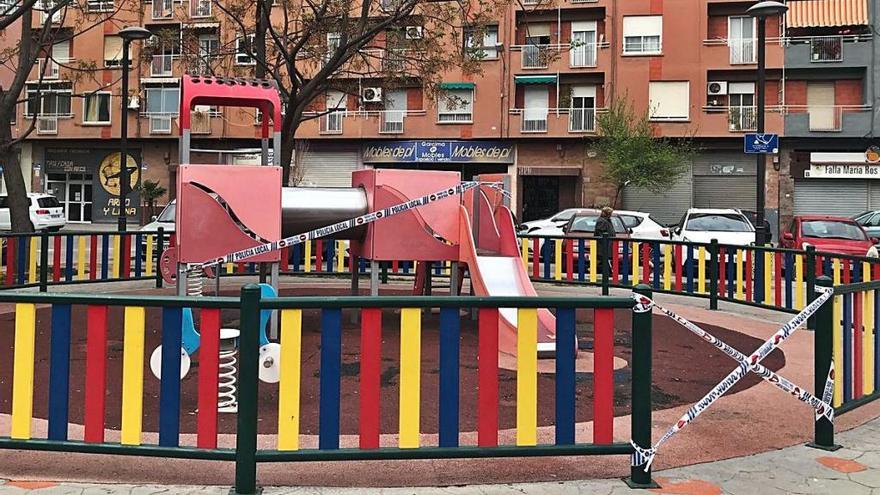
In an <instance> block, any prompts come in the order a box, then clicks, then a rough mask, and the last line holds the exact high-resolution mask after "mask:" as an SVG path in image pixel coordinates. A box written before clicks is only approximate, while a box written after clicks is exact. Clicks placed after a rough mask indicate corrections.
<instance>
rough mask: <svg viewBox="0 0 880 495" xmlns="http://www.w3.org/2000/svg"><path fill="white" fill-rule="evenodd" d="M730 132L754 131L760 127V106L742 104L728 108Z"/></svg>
mask: <svg viewBox="0 0 880 495" xmlns="http://www.w3.org/2000/svg"><path fill="white" fill-rule="evenodd" d="M727 122H728V125H729V126H730V132H752V131H754V130H756V129H757V128H758V108H757V107H754V106H749V107H745V106H740V107H728V108H727Z"/></svg>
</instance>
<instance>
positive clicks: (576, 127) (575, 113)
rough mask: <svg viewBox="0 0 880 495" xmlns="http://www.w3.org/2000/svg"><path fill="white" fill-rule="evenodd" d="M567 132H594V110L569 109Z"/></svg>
mask: <svg viewBox="0 0 880 495" xmlns="http://www.w3.org/2000/svg"><path fill="white" fill-rule="evenodd" d="M568 131H569V132H595V131H596V109H595V108H571V109H569V110H568Z"/></svg>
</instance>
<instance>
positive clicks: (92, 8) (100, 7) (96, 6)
mask: <svg viewBox="0 0 880 495" xmlns="http://www.w3.org/2000/svg"><path fill="white" fill-rule="evenodd" d="M86 6H87V7H88V11H89V12H112V11H113V8H114V5H113V0H88V3H87V4H86Z"/></svg>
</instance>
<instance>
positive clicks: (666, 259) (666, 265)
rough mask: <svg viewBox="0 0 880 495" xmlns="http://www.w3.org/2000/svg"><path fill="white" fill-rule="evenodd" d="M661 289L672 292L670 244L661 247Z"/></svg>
mask: <svg viewBox="0 0 880 495" xmlns="http://www.w3.org/2000/svg"><path fill="white" fill-rule="evenodd" d="M676 262H679V263H680V262H681V260H677V261H676ZM663 289H664V290H672V244H664V245H663Z"/></svg>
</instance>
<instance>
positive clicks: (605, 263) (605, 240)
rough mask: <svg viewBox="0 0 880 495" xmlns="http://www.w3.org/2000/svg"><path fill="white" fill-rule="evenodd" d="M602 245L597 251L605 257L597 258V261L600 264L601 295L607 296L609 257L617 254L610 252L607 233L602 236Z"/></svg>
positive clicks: (609, 275) (608, 288) (608, 291)
mask: <svg viewBox="0 0 880 495" xmlns="http://www.w3.org/2000/svg"><path fill="white" fill-rule="evenodd" d="M599 242H601V243H602V249H600V250H599V252H600V253H605V256H599V261H601V262H602V295H603V296H607V295H608V294H609V293H610V292H611V291H610V280H609V278H610V277H611V274H610V273H608V271H609V269H610V267H609V266H608V265H609V264H611V257H612V256H617V253H612V252H611V238H610V237H608V234H607V233H603V234H602V239H600V241H599Z"/></svg>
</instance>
